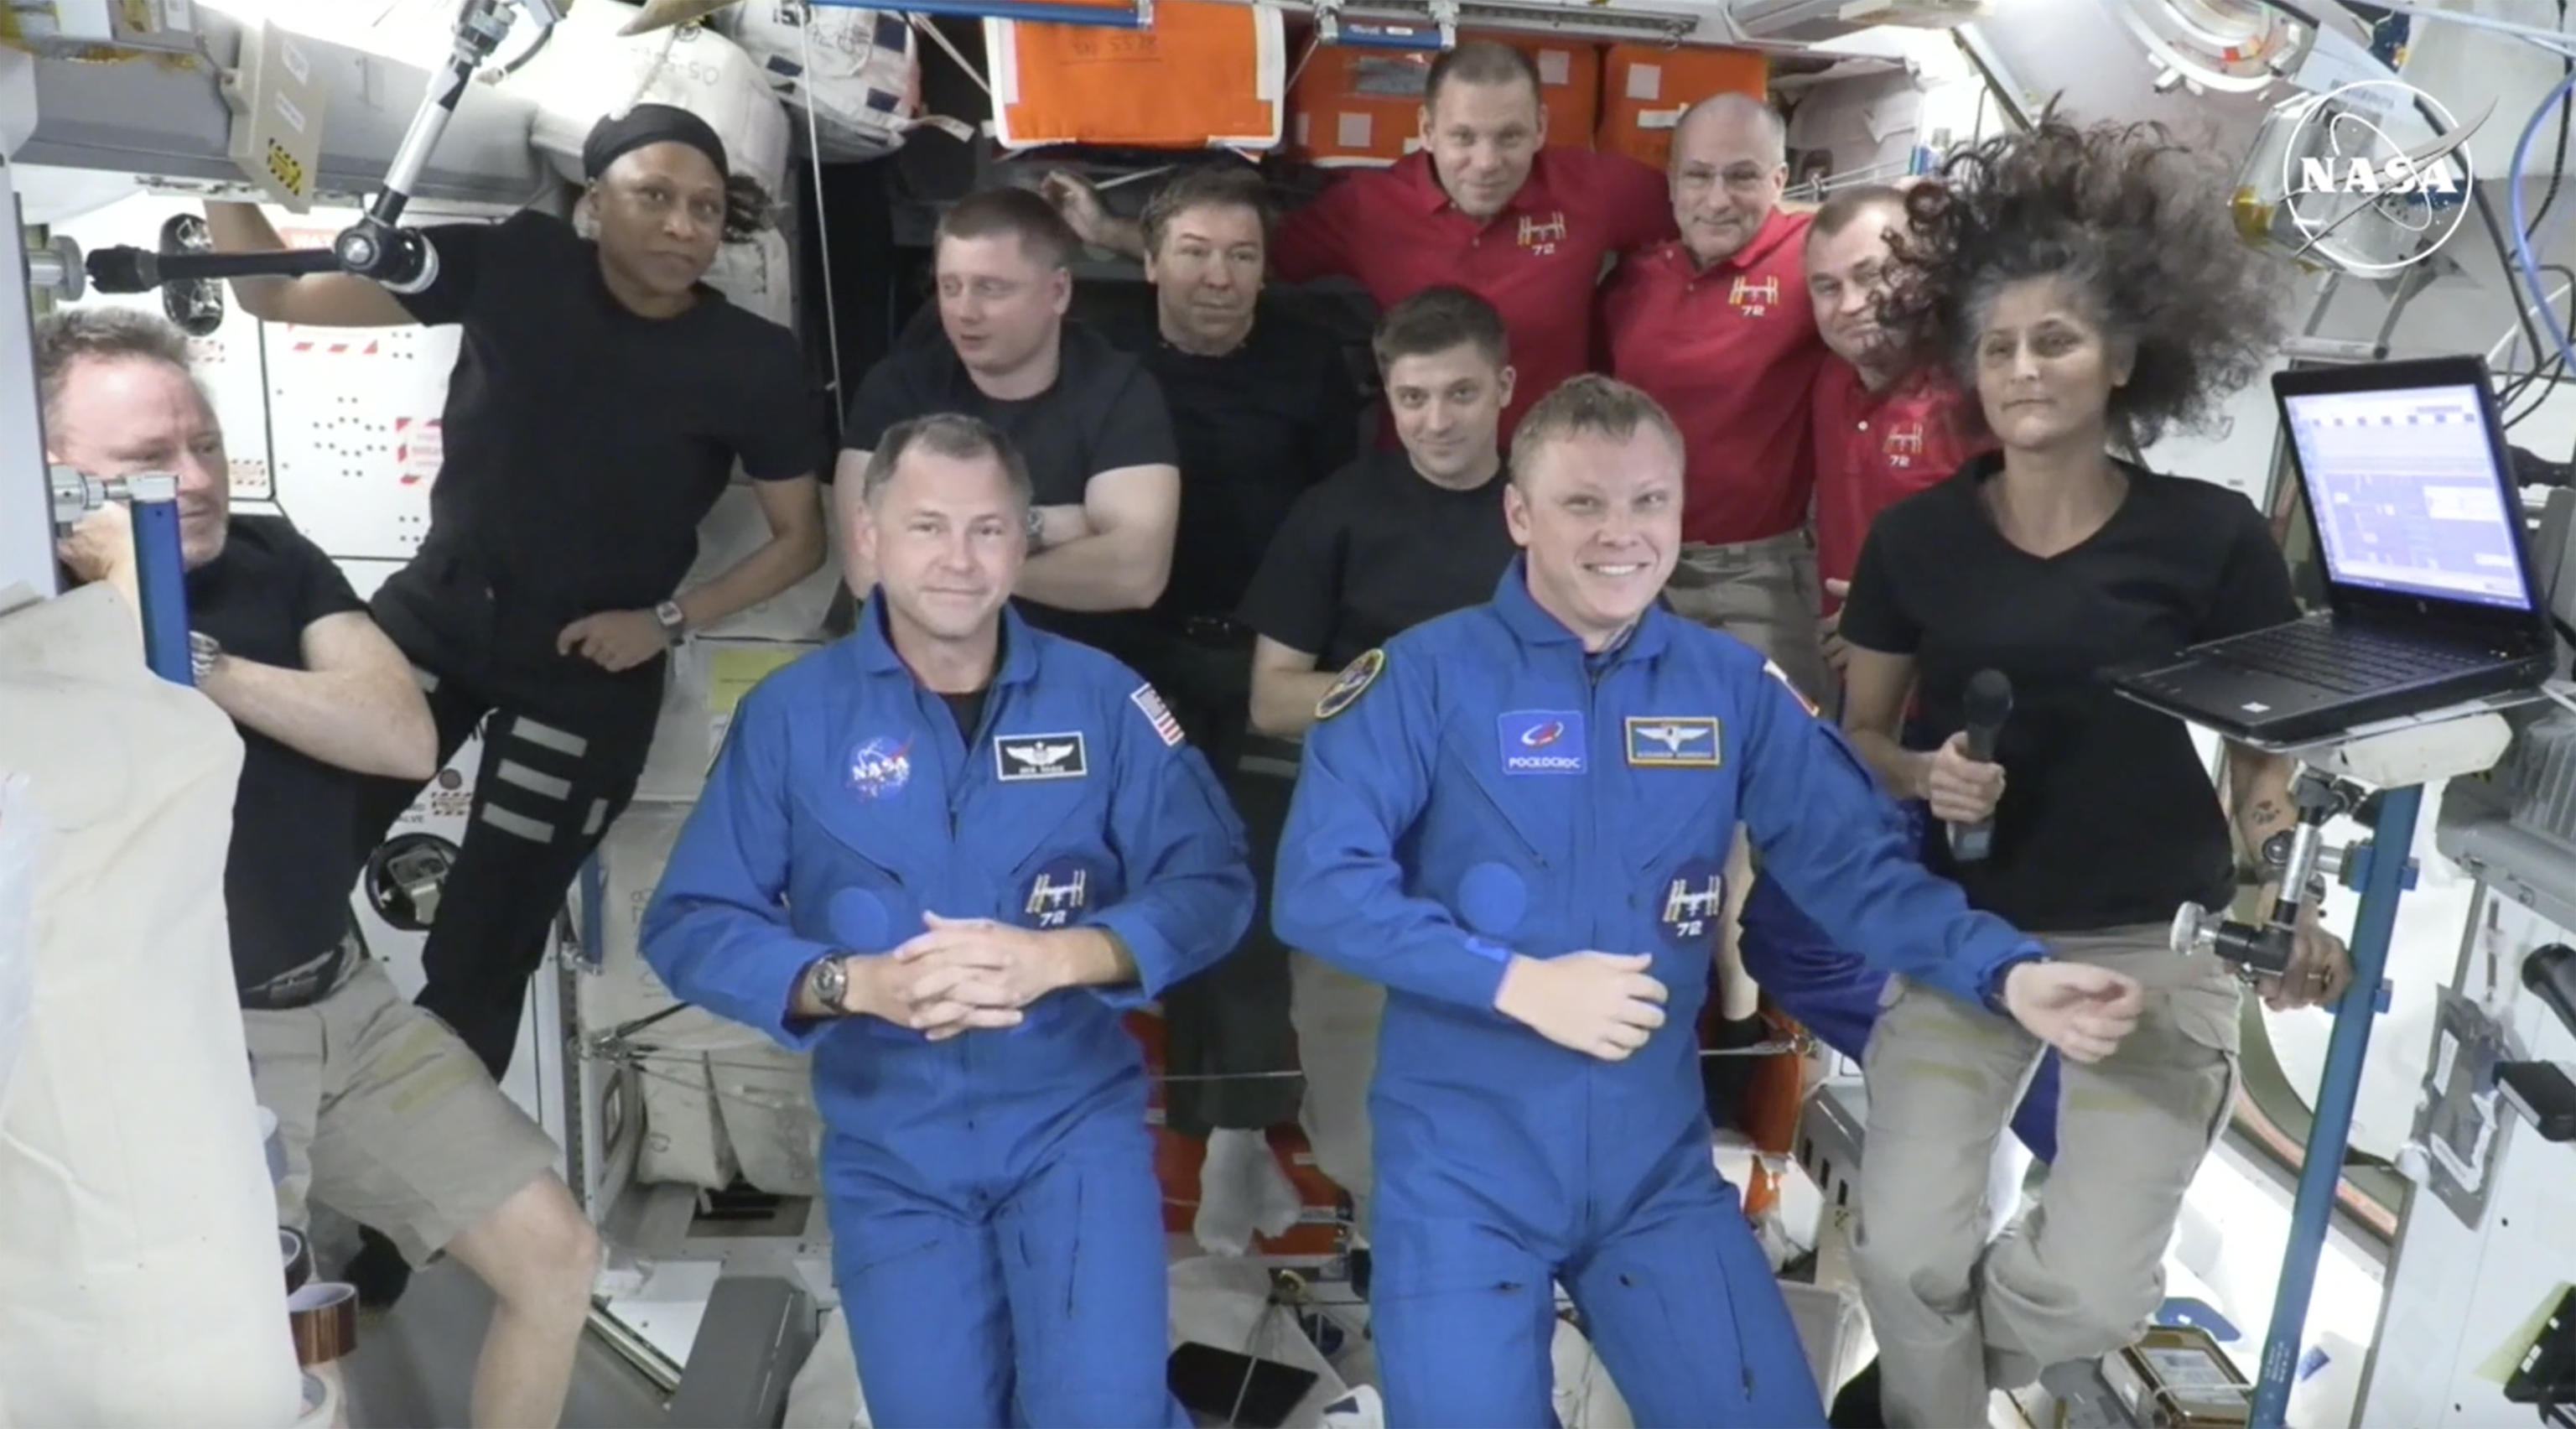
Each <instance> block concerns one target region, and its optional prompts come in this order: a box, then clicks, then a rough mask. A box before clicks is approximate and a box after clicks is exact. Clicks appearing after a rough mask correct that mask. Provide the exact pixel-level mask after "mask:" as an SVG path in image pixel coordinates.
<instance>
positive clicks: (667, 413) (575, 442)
mask: <svg viewBox="0 0 2576 1429" xmlns="http://www.w3.org/2000/svg"><path fill="white" fill-rule="evenodd" d="M424 232H425V234H426V236H427V237H428V239H429V241H430V243H431V244H432V245H433V246H434V247H435V248H436V249H437V252H438V276H437V279H436V281H434V282H432V283H431V284H430V286H429V287H428V288H427V289H426V290H424V291H422V292H419V293H414V294H410V295H408V296H403V297H402V298H401V301H402V303H403V306H405V307H406V308H408V309H410V311H411V313H412V315H413V316H414V317H416V318H418V319H420V320H421V321H422V322H424V323H429V324H433V325H436V324H446V323H454V324H457V325H459V326H460V327H462V328H463V329H464V334H463V336H464V344H463V348H462V350H461V351H460V353H459V355H458V357H457V362H456V369H455V372H454V374H453V375H452V376H451V377H450V378H449V379H448V388H447V408H446V414H445V421H444V428H443V431H442V433H441V436H442V440H443V442H444V445H445V454H444V460H443V461H442V462H441V463H440V466H439V471H438V480H437V483H436V484H435V485H434V486H432V487H431V488H430V496H429V521H430V528H429V534H428V536H427V537H426V538H425V539H424V541H423V542H422V547H421V551H420V554H419V556H418V557H417V558H416V559H415V561H414V563H413V566H412V568H411V570H409V571H405V572H401V573H397V574H396V575H395V576H394V578H393V580H392V581H390V582H388V584H396V585H400V584H404V583H408V582H412V581H420V580H422V579H424V578H425V577H426V576H427V575H428V573H429V572H430V571H431V570H432V569H433V568H434V567H435V565H436V564H437V563H439V562H441V561H443V560H447V559H451V558H460V557H461V558H464V559H467V560H471V561H474V562H476V563H477V564H478V567H479V569H480V570H481V571H482V572H484V573H485V574H484V578H485V579H486V580H487V581H488V582H489V584H490V586H491V588H492V590H493V592H494V595H495V597H496V600H497V603H498V605H499V607H500V618H501V620H502V621H503V623H504V624H506V625H508V626H509V627H511V629H510V630H509V631H507V632H504V634H505V636H507V637H509V639H510V643H511V644H512V645H513V646H518V645H525V644H527V643H528V642H529V641H530V640H532V639H534V638H535V637H536V636H540V635H541V636H542V637H543V641H542V644H541V645H540V646H538V647H536V648H538V649H540V650H541V651H551V649H552V641H553V637H554V634H555V632H557V631H559V630H561V629H562V628H563V627H564V626H565V625H567V624H570V623H571V622H572V621H574V620H577V619H579V618H580V617H582V616H585V615H593V614H597V613H598V612H601V611H606V610H649V609H651V608H652V607H653V606H654V605H656V604H659V603H660V602H662V601H665V600H668V599H670V598H671V596H672V594H673V593H674V592H675V591H677V590H678V589H679V585H680V581H681V578H682V577H684V576H686V575H687V574H688V570H689V566H690V565H691V563H692V562H694V561H695V560H696V559H697V550H698V523H699V522H700V521H702V520H704V519H705V517H706V514H707V511H708V508H710V507H712V506H713V505H714V504H715V501H716V498H717V497H718V496H720V495H722V494H723V491H724V488H725V483H726V482H728V481H729V480H731V479H732V474H733V469H734V465H735V463H736V462H737V461H738V462H740V463H741V465H742V468H743V470H744V472H745V473H746V474H748V475H749V476H750V477H751V478H752V479H753V480H755V481H777V480H784V479H788V478H793V477H799V476H810V475H815V474H817V473H818V472H820V471H821V470H822V469H823V468H824V467H825V466H826V465H827V464H828V463H827V462H826V461H825V458H826V456H827V455H828V454H829V445H828V443H827V442H826V440H825V438H824V426H823V422H822V416H823V410H822V407H821V405H820V402H819V400H818V397H817V395H816V393H815V391H814V389H813V385H812V383H811V382H810V380H809V379H808V378H807V376H806V373H805V361H804V356H803V353H802V352H801V351H800V350H799V348H798V346H797V342H796V337H795V335H794V334H793V333H790V332H789V331H788V330H787V329H785V328H783V327H780V326H779V325H778V324H776V323H773V322H771V321H769V320H768V319H766V318H763V317H761V316H759V315H757V314H755V313H751V312H747V311H745V310H743V309H741V308H737V307H735V306H734V305H733V304H732V303H730V302H728V301H727V300H726V299H725V297H724V296H723V295H722V294H720V293H718V292H716V291H715V290H714V289H713V288H706V287H701V288H700V290H699V301H698V303H697V305H696V306H694V307H692V308H690V309H689V310H688V311H687V312H684V313H682V314H680V315H679V316H677V317H672V318H664V319H653V318H645V317H639V316H637V315H636V314H635V313H634V312H632V311H630V310H629V309H628V308H627V307H626V306H625V305H624V304H622V303H620V302H618V301H617V299H616V298H615V297H614V296H613V295H612V294H611V293H610V292H609V290H608V285H607V282H606V281H605V280H604V279H603V278H602V277H601V276H600V272H599V248H598V245H597V244H595V243H593V242H590V241H589V240H586V239H584V238H582V237H580V236H579V235H578V234H576V233H574V232H573V230H572V227H571V225H569V224H567V223H565V222H564V221H563V220H561V219H558V218H555V217H553V216H551V215H548V214H543V213H537V212H534V211H529V212H522V213H519V214H517V215H515V216H513V217H512V218H510V219H509V220H508V221H506V222H503V223H500V224H496V225H487V224H470V223H469V224H441V225H438V226H435V227H432V228H429V229H426V230H424Z"/></svg>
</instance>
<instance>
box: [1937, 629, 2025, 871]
mask: <svg viewBox="0 0 2576 1429" xmlns="http://www.w3.org/2000/svg"><path fill="white" fill-rule="evenodd" d="M1961 706H1962V712H1963V713H1965V714H1966V715H1967V735H1968V757H1969V758H1970V759H1974V760H1977V761H1978V762H1980V763H1992V762H1994V757H1995V741H1996V740H1997V739H1999V738H2001V737H2002V735H2003V730H2004V721H2006V720H2008V719H2011V718H2012V707H2013V695H2012V681H2011V680H2008V679H2006V678H2005V677H2004V672H2003V671H2001V670H1979V671H1978V672H1977V673H1976V674H1975V675H1973V676H1971V677H1970V678H1969V680H1968V690H1967V694H1966V696H1965V697H1964V698H1963V699H1962V700H1961ZM1994 846H1995V816H1994V815H1992V814H1988V815H1986V816H1985V817H1984V818H1982V819H1979V820H1977V821H1976V822H1975V823H1973V824H1952V825H1951V826H1950V857H1952V858H1954V859H1956V860H1958V861H1959V862H1961V863H1976V862H1979V861H1980V860H1982V859H1984V858H1985V857H1986V855H1988V854H1990V853H1992V852H1994Z"/></svg>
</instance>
